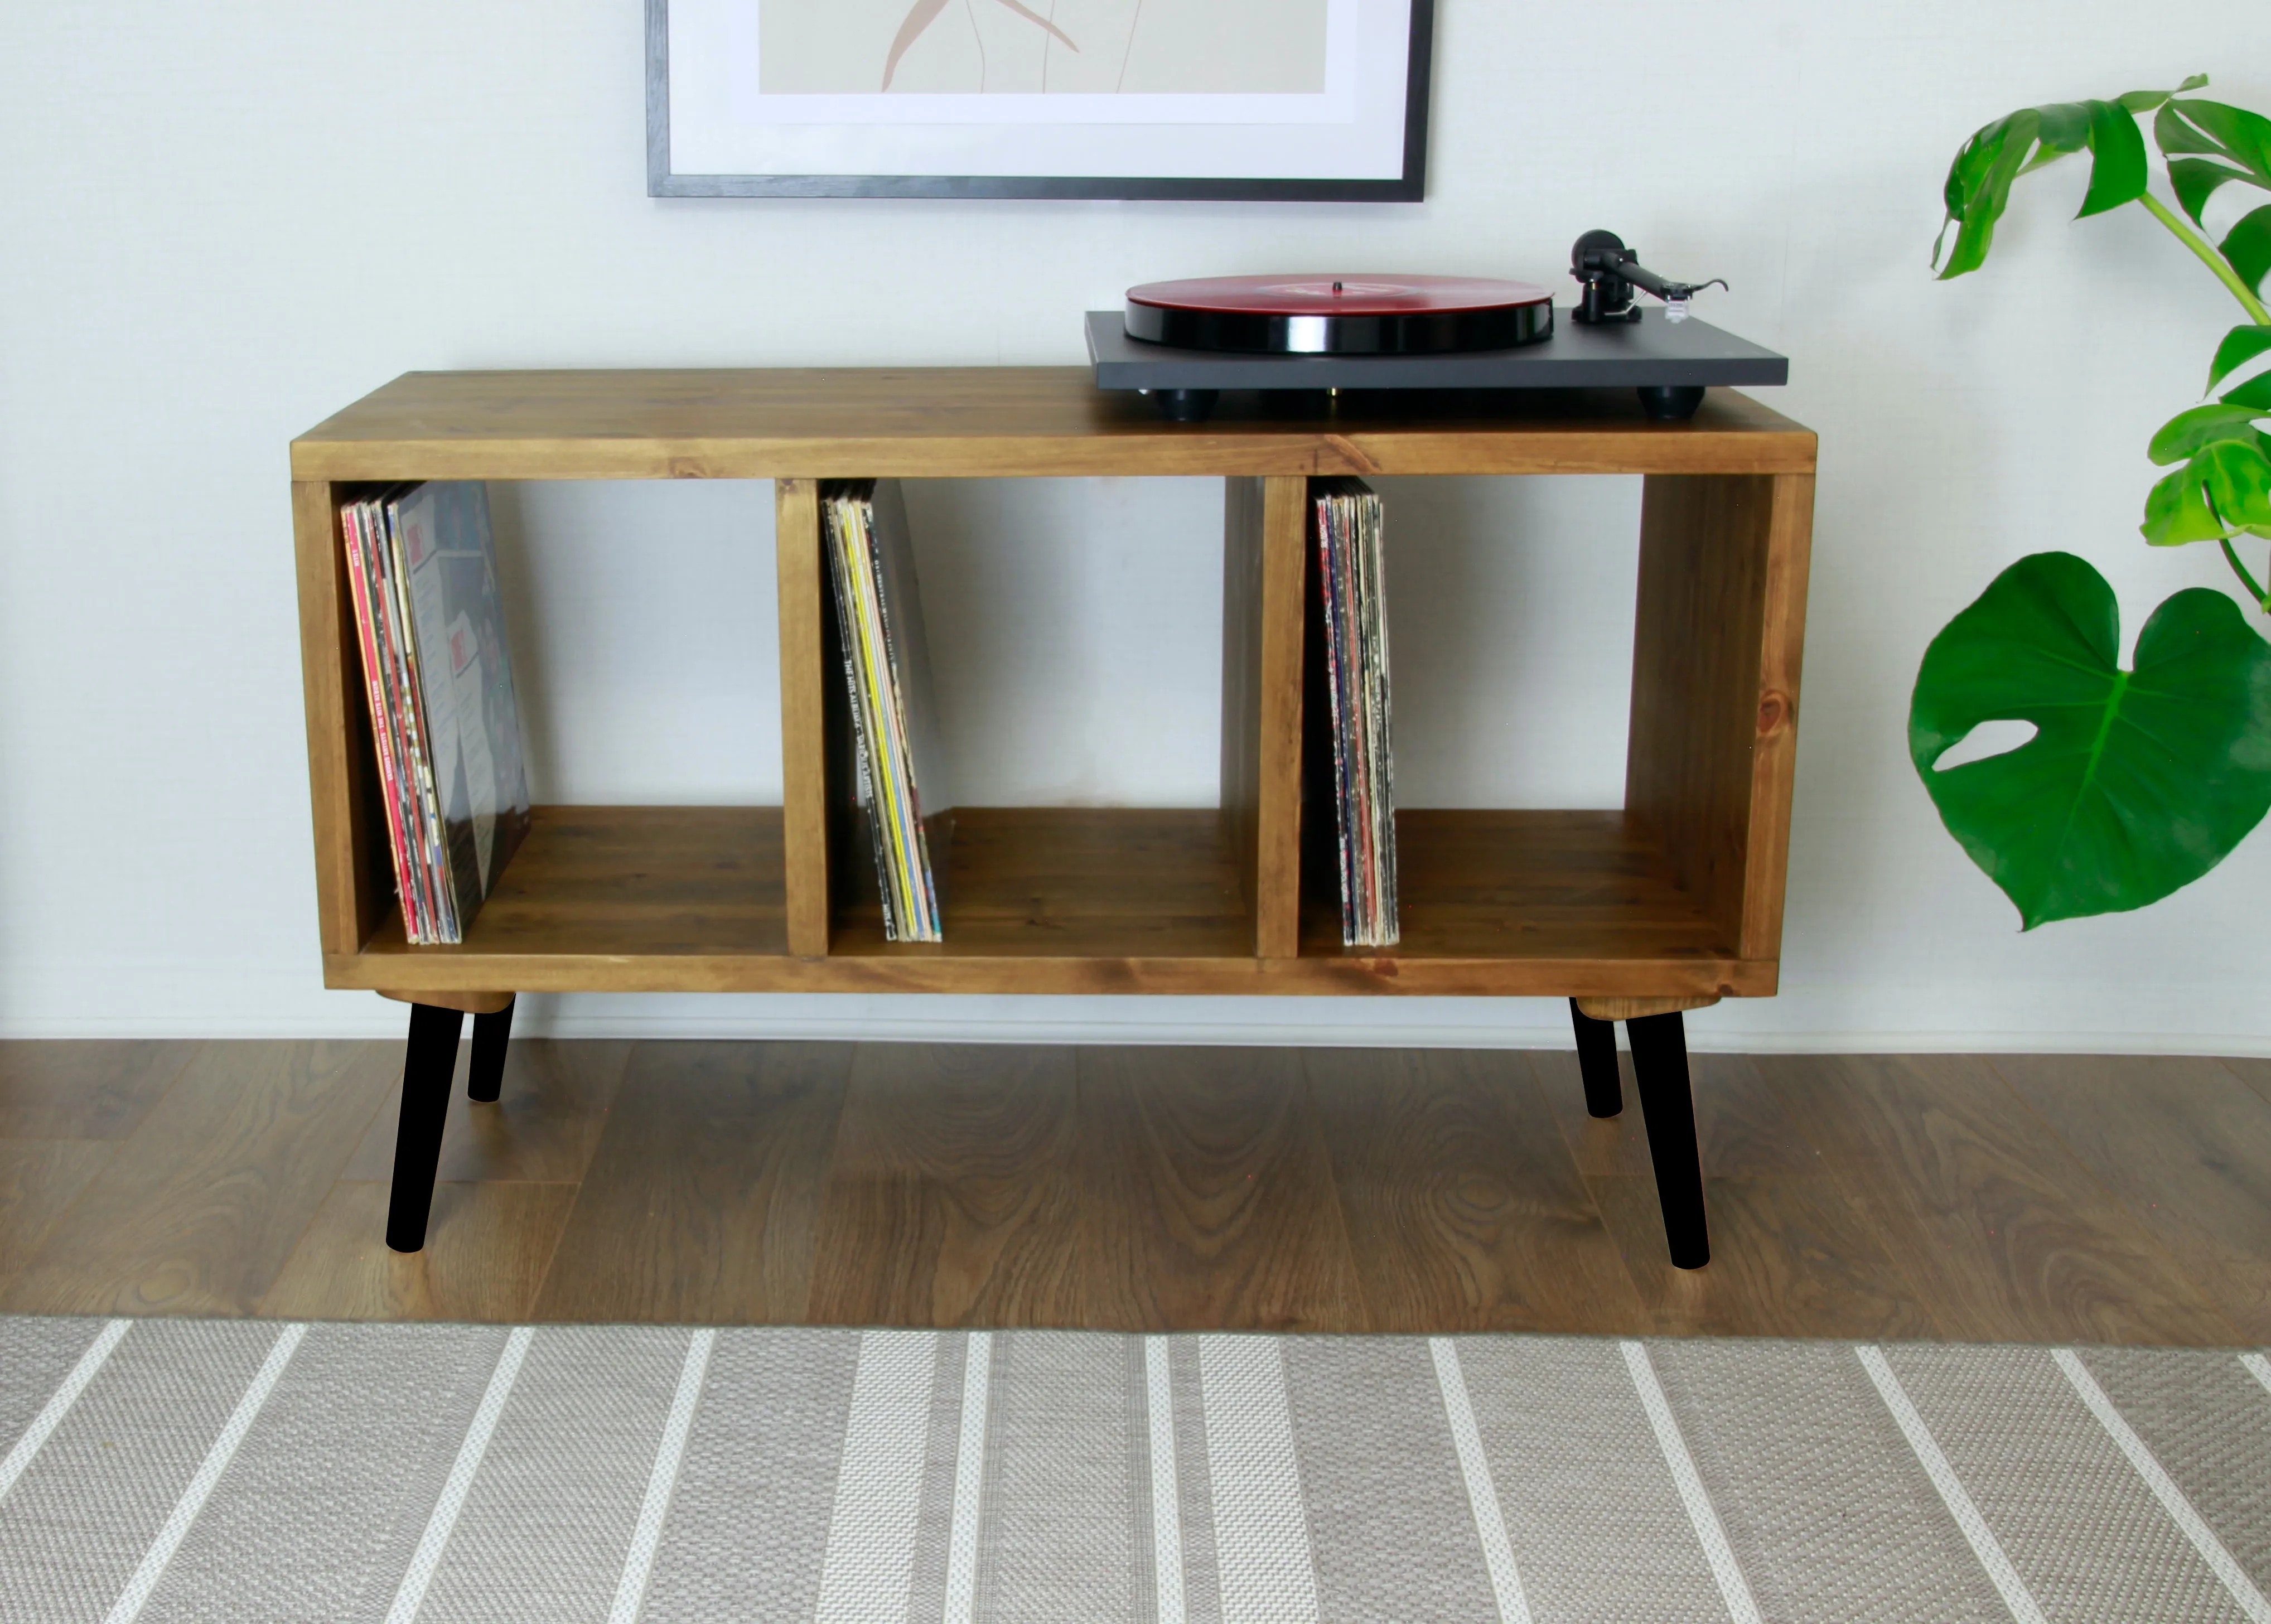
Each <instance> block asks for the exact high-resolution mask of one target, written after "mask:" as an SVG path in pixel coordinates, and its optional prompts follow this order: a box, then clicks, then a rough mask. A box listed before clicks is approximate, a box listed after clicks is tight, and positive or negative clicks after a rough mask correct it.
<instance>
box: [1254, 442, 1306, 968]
mask: <svg viewBox="0 0 2271 1624" xmlns="http://www.w3.org/2000/svg"><path fill="white" fill-rule="evenodd" d="M1261 484H1262V536H1261V542H1262V594H1261V602H1260V604H1259V605H1258V607H1259V610H1260V614H1261V622H1262V624H1261V645H1262V646H1261V650H1260V656H1259V667H1260V669H1259V671H1258V673H1257V679H1258V684H1259V694H1258V710H1259V716H1258V718H1257V720H1256V724H1255V749H1256V750H1257V752H1258V753H1259V757H1260V759H1259V761H1258V762H1257V764H1256V768H1255V786H1256V792H1257V793H1256V813H1257V819H1256V822H1257V825H1258V827H1257V829H1256V835H1255V838H1256V840H1257V843H1258V846H1259V850H1258V853H1257V856H1256V859H1255V911H1256V913H1257V915H1258V918H1257V924H1258V925H1259V927H1260V929H1259V935H1258V942H1259V944H1260V945H1259V951H1260V952H1261V954H1262V957H1265V958H1290V957H1292V956H1293V955H1294V954H1295V953H1297V952H1299V950H1300V930H1301V682H1302V667H1303V658H1304V652H1305V651H1304V647H1303V640H1304V638H1305V637H1307V607H1306V604H1305V601H1304V597H1303V593H1304V591H1305V587H1306V583H1307V553H1308V536H1309V482H1308V480H1306V479H1292V478H1275V479H1265V480H1262V482H1261Z"/></svg>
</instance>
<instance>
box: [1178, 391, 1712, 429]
mask: <svg viewBox="0 0 2271 1624" xmlns="http://www.w3.org/2000/svg"><path fill="white" fill-rule="evenodd" d="M1696 392H1697V393H1698V394H1701V392H1702V391H1701V390H1698V391H1696ZM1221 393H1222V391H1220V390H1218V389H1155V390H1153V391H1151V399H1153V400H1155V401H1157V402H1158V407H1159V415H1160V416H1162V417H1164V418H1165V419H1166V420H1167V421H1169V422H1171V423H1203V422H1204V421H1206V420H1207V419H1208V417H1209V416H1210V415H1211V414H1212V413H1213V412H1214V403H1215V400H1216V399H1217V397H1218V396H1220V395H1221ZM1688 410H1690V411H1694V407H1693V406H1690V407H1689V408H1688Z"/></svg>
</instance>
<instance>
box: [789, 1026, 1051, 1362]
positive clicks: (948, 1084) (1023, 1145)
mask: <svg viewBox="0 0 2271 1624" xmlns="http://www.w3.org/2000/svg"><path fill="white" fill-rule="evenodd" d="M1075 1144H1076V1126H1075V1081H1074V1071H1073V1062H1072V1052H1071V1051H1070V1050H1068V1049H1063V1048H1058V1047H1050V1046H1042V1045H1033V1046H1030V1047H999V1048H997V1047H987V1046H983V1045H955V1044H940V1045H927V1044H926V1045H909V1044H862V1045H860V1047H859V1048H858V1050H857V1051H856V1054H855V1058H854V1060H853V1069H852V1083H851V1090H850V1092H849V1094H848V1096H847V1097H846V1100H845V1110H844V1120H843V1126H842V1127H841V1129H839V1130H838V1135H837V1141H836V1148H835V1154H834V1156H833V1158H832V1159H831V1160H830V1164H829V1170H828V1188H827V1192H826V1195H825V1196H824V1198H823V1203H822V1207H821V1218H820V1225H819V1230H820V1235H821V1241H820V1245H819V1247H818V1248H817V1251H816V1254H815V1257H814V1260H813V1273H812V1296H811V1300H810V1307H809V1311H808V1312H809V1317H810V1318H811V1320H812V1321H813V1322H815V1323H819V1324H852V1325H871V1324H875V1325H972V1326H982V1325H1077V1324H1081V1323H1083V1322H1086V1319H1087V1312H1086V1302H1085V1295H1086V1293H1085V1292H1084V1291H1083V1281H1082V1279H1081V1270H1080V1257H1081V1240H1082V1230H1083V1219H1082V1207H1083V1192H1082V1190H1081V1188H1080V1186H1079V1182H1078V1180H1077V1176H1076V1166H1075V1160H1074V1155H1073V1151H1074V1147H1075Z"/></svg>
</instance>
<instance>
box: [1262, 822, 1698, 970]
mask: <svg viewBox="0 0 2271 1624" xmlns="http://www.w3.org/2000/svg"><path fill="white" fill-rule="evenodd" d="M1396 883H1397V887H1398V890H1399V898H1398V905H1397V906H1398V912H1399V913H1400V914H1401V922H1402V926H1403V941H1402V942H1400V943H1399V944H1398V945H1397V946H1396V947H1394V948H1392V949H1385V950H1383V949H1377V948H1362V949H1351V948H1344V947H1342V945H1341V939H1340V913H1339V901H1338V896H1337V892H1332V891H1329V890H1326V889H1325V888H1319V890H1317V891H1316V892H1314V893H1313V895H1312V897H1311V899H1310V902H1309V905H1308V907H1307V911H1306V915H1305V917H1304V919H1303V920H1302V927H1301V936H1302V940H1301V949H1302V951H1303V952H1304V953H1307V954H1313V955H1320V956H1324V957H1351V956H1356V957H1391V958H1397V959H1404V960H1410V959H1419V958H1450V957H1460V958H1481V959H1489V958H1540V959H1553V958H1566V959H1601V958H1633V959H1659V960H1661V959H1666V958H1685V959H1690V960H1694V961H1695V962H1696V963H1697V964H1698V965H1702V964H1704V963H1706V962H1707V961H1714V960H1717V961H1724V960H1726V959H1727V958H1729V957H1731V950H1732V945H1733V937H1732V935H1731V933H1730V932H1728V931H1727V930H1726V929H1725V928H1724V927H1723V926H1721V925H1720V924H1719V923H1718V922H1716V920H1713V919H1712V918H1711V917H1710V916H1709V915H1708V914H1707V913H1704V912H1703V911H1702V910H1701V909H1700V908H1699V907H1698V906H1697V905H1696V904H1695V901H1694V898H1690V897H1688V896H1687V895H1686V894H1685V893H1683V892H1682V891H1681V890H1680V889H1679V883H1678V879H1677V876H1676V874H1675V872H1674V870H1673V868H1672V862H1671V860H1670V858H1669V857H1668V856H1667V855H1666V853H1665V852H1664V847H1663V846H1662V845H1661V844H1660V843H1659V842H1658V841H1657V839H1656V838H1655V836H1654V834H1653V831H1651V830H1650V829H1649V827H1648V826H1647V825H1646V824H1644V823H1642V822H1640V821H1639V820H1637V819H1635V818H1634V817H1633V816H1630V815H1628V814H1626V813H1621V812H1558V811H1508V812H1500V811H1468V810H1463V811H1436V810H1426V809H1420V808H1411V809H1408V810H1401V811H1398V812H1397V813H1396ZM1572 990H1573V992H1574V991H1576V990H1582V989H1575V988H1573V989H1572ZM1709 995H1710V994H1709V993H1702V994H1697V995H1696V996H1703V997H1708V996H1709Z"/></svg>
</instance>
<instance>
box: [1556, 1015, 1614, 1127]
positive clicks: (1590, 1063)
mask: <svg viewBox="0 0 2271 1624" xmlns="http://www.w3.org/2000/svg"><path fill="white" fill-rule="evenodd" d="M1569 1020H1570V1023H1571V1024H1573V1025H1575V1027H1576V1029H1577V1069H1578V1071H1579V1072H1580V1073H1582V1075H1583V1076H1584V1079H1585V1109H1586V1110H1588V1111H1590V1112H1591V1113H1592V1114H1594V1115H1595V1116H1615V1115H1617V1114H1619V1113H1620V1112H1621V1111H1623V1109H1624V1108H1625V1085H1624V1082H1623V1080H1622V1079H1621V1078H1619V1076H1617V1024H1616V1023H1615V1022H1614V1021H1597V1020H1595V1019H1594V1018H1593V1017H1591V1016H1590V1015H1588V1014H1586V1013H1585V1012H1584V1011H1583V1010H1582V1009H1579V1008H1578V1007H1577V1001H1576V1000H1575V999H1574V998H1572V999H1571V1000H1570V1001H1569Z"/></svg>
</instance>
